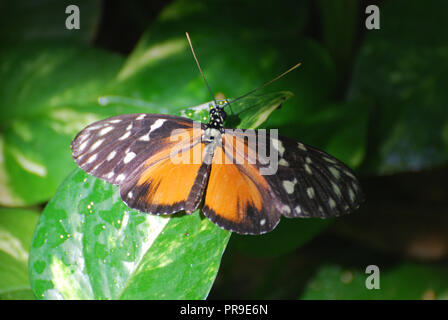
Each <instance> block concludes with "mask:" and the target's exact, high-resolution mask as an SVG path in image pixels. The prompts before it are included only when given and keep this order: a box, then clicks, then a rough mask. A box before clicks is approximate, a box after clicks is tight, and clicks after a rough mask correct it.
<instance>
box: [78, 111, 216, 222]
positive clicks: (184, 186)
mask: <svg viewBox="0 0 448 320" xmlns="http://www.w3.org/2000/svg"><path fill="white" fill-rule="evenodd" d="M202 131H203V130H202V128H201V126H199V129H198V130H197V129H195V127H194V126H193V121H191V120H190V119H186V118H181V117H176V116H168V115H160V114H128V115H120V116H117V117H113V118H109V119H105V120H102V121H98V122H95V123H93V124H91V125H89V126H88V127H86V128H85V129H84V130H83V131H81V132H80V133H79V134H78V135H77V136H76V138H75V139H74V140H73V142H72V145H71V147H72V150H73V158H74V159H75V161H76V163H77V164H78V166H79V167H81V169H83V170H84V171H86V172H87V173H89V174H91V175H94V176H96V177H98V178H101V179H103V180H106V181H108V182H110V183H112V184H118V185H120V194H121V198H122V199H123V201H124V202H125V203H126V204H127V205H128V206H129V207H131V208H135V209H138V210H140V211H144V212H149V213H154V214H169V213H175V212H178V211H180V210H183V209H185V206H186V203H187V200H188V199H190V201H189V207H190V208H191V209H195V208H193V207H194V206H196V207H197V205H198V204H199V201H198V200H196V199H197V198H200V197H201V196H202V193H203V189H204V188H205V182H204V183H202V184H201V183H196V185H197V186H196V187H195V188H192V186H193V185H194V184H195V181H196V179H198V181H199V182H200V181H201V178H202V180H203V176H204V175H205V176H207V170H205V169H204V168H203V169H201V161H196V162H193V163H192V161H190V162H188V161H187V160H188V159H186V158H187V157H189V156H190V155H192V154H193V150H192V149H194V151H195V152H196V151H198V150H197V149H199V151H200V149H202V144H201V143H200V140H201V135H202ZM173 150H177V151H179V155H180V156H179V157H180V158H179V157H178V158H177V160H178V161H180V162H179V163H180V164H179V165H174V164H173V162H172V161H171V155H172V152H173ZM204 170H205V171H204ZM198 174H200V177H199V178H198V177H197V176H198ZM192 191H194V192H193V193H192Z"/></svg>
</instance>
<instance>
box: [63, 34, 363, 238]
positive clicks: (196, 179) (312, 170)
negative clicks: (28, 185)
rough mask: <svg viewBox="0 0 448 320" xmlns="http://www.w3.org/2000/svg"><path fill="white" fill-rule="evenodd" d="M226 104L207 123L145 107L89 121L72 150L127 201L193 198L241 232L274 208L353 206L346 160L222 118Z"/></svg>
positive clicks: (149, 206) (276, 214)
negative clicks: (235, 126) (234, 127)
mask: <svg viewBox="0 0 448 320" xmlns="http://www.w3.org/2000/svg"><path fill="white" fill-rule="evenodd" d="M187 38H188V40H189V42H190V46H191V49H192V52H193V56H194V58H195V60H196V62H197V64H198V67H199V70H200V71H201V74H203V73H202V70H201V69H200V66H199V62H198V61H197V58H196V55H195V53H194V50H193V47H192V45H191V40H190V38H189V36H188V34H187ZM290 70H292V68H291V69H290ZM290 70H288V72H289V71H290ZM284 74H286V73H284ZM279 77H280V76H279ZM279 77H277V78H275V79H274V81H275V80H276V79H278V78H279ZM204 80H205V77H204ZM270 82H272V81H270ZM270 82H269V83H270ZM206 84H207V82H206ZM207 86H208V84H207ZM250 93H251V92H250ZM250 93H248V94H250ZM246 95H247V94H246ZM246 95H244V96H246ZM244 96H242V97H244ZM240 98H241V97H240ZM238 99H239V98H238ZM235 100H236V99H235ZM235 100H233V101H235ZM230 104H231V101H228V100H214V101H212V102H210V104H209V105H210V111H209V121H208V122H207V123H200V122H196V121H193V120H191V119H189V118H185V117H179V116H173V115H161V114H146V113H141V114H125V115H119V116H115V117H112V118H108V119H105V120H101V121H98V122H95V123H92V124H90V125H89V126H87V127H86V128H85V129H83V130H82V131H81V132H80V133H78V135H77V136H76V137H75V139H74V140H73V142H72V144H71V149H72V151H73V158H74V160H75V162H76V163H77V165H78V166H79V167H80V168H81V169H83V170H84V171H85V172H87V173H89V174H91V175H93V176H95V177H98V178H100V179H102V180H105V181H107V182H109V183H111V184H114V185H119V189H120V196H121V199H122V200H123V201H124V202H125V203H126V204H127V205H128V206H129V207H130V208H133V209H137V210H139V211H142V212H147V213H150V214H156V215H169V214H174V213H177V212H179V211H185V213H187V214H191V213H193V212H194V211H196V210H197V209H198V208H201V211H202V213H203V214H204V215H205V216H206V217H207V218H208V219H210V220H211V221H212V222H213V223H215V224H216V225H218V226H219V227H221V228H224V229H226V230H229V231H232V232H236V233H239V234H254V235H257V234H263V233H266V232H269V231H271V230H273V229H274V228H275V227H276V226H277V224H278V223H279V221H280V218H281V217H282V216H284V217H287V218H296V217H302V218H309V217H311V218H315V217H316V218H328V217H335V216H339V215H342V214H345V213H349V212H351V211H353V210H355V209H357V208H358V207H359V205H360V203H361V202H362V201H363V199H364V196H363V193H362V190H361V187H360V184H359V181H358V179H357V178H356V176H355V174H354V173H353V171H352V170H351V169H350V168H349V167H347V166H346V165H345V164H344V163H342V162H341V161H339V160H337V159H336V158H335V157H333V156H331V155H329V154H328V153H326V152H324V151H322V150H319V149H317V148H314V147H312V146H309V145H307V144H305V143H302V142H298V141H295V140H293V139H290V138H286V137H278V136H277V135H276V134H273V133H271V132H266V131H265V130H251V131H249V130H248V131H243V130H232V129H230V128H225V127H224V123H225V119H226V116H227V113H226V111H225V108H226V107H227V106H230ZM261 150H263V151H266V150H270V151H272V152H273V153H274V154H275V155H276V156H277V159H276V160H277V161H276V163H275V165H276V166H274V167H275V171H274V172H269V173H268V174H264V173H263V169H264V171H265V172H266V171H269V169H270V168H271V167H272V163H271V162H272V161H270V160H271V157H270V156H268V155H267V152H260V151H261Z"/></svg>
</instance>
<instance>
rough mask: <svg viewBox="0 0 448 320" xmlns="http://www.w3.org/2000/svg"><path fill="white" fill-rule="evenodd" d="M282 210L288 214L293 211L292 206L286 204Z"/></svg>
mask: <svg viewBox="0 0 448 320" xmlns="http://www.w3.org/2000/svg"><path fill="white" fill-rule="evenodd" d="M282 211H283V212H285V213H286V214H288V213H291V208H290V207H289V206H287V205H286V204H285V205H284V206H283V208H282Z"/></svg>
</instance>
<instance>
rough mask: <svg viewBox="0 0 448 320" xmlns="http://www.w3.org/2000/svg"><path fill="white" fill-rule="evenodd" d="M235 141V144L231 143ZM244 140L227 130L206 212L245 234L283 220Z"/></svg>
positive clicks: (215, 162) (213, 172)
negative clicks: (246, 159) (250, 160)
mask: <svg viewBox="0 0 448 320" xmlns="http://www.w3.org/2000/svg"><path fill="white" fill-rule="evenodd" d="M226 141H227V142H229V141H233V146H229V145H228V143H226ZM249 155H251V152H250V150H249V149H248V147H247V145H246V144H245V142H244V140H243V139H240V138H239V137H237V136H235V135H232V134H230V133H228V132H226V133H225V134H224V135H223V143H222V146H218V147H217V149H216V151H215V156H214V158H213V162H212V168H211V172H210V177H209V182H208V186H207V190H206V194H205V202H204V206H203V208H202V211H203V213H204V214H205V215H206V216H207V217H208V218H209V219H210V220H211V221H212V222H214V223H215V224H217V225H218V226H220V227H222V228H224V229H226V230H230V231H233V232H237V233H241V234H261V233H265V232H268V231H271V230H272V229H274V228H275V226H276V225H277V224H278V222H279V220H280V211H279V210H278V209H277V208H276V205H277V203H278V201H277V199H276V195H275V194H274V192H273V191H272V188H271V186H270V185H269V182H268V180H267V179H266V177H265V176H263V175H260V174H259V171H258V167H257V164H256V163H250V162H249V161H244V158H247V157H249Z"/></svg>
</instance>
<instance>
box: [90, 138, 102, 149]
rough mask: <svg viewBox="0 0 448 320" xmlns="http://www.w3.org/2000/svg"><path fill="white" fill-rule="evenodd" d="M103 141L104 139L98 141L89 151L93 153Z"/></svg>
mask: <svg viewBox="0 0 448 320" xmlns="http://www.w3.org/2000/svg"><path fill="white" fill-rule="evenodd" d="M103 141H104V139H100V140H98V141H96V142H95V143H94V144H92V146H91V147H90V151H94V150H95V149H96V148H98V147H99V146H100V145H101V144H102V143H103Z"/></svg>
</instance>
